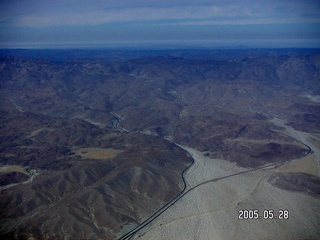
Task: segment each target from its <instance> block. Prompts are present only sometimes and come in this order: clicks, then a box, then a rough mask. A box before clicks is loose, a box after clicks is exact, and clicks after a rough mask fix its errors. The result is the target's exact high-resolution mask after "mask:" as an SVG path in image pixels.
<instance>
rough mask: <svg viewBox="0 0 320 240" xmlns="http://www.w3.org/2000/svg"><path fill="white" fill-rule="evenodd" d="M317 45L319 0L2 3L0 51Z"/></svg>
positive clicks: (28, 0)
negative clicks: (1, 49)
mask: <svg viewBox="0 0 320 240" xmlns="http://www.w3.org/2000/svg"><path fill="white" fill-rule="evenodd" d="M126 46H138V47H140V46H177V47H179V46H180V47H184V46H189V47H199V46H200V47H237V46H241V47H317V48H320V0H278V1H275V0H262V1H260V0H216V1H215V0H212V1H209V0H162V1H161V0H64V1H63V0H0V48H81V47H89V48H90V47H126Z"/></svg>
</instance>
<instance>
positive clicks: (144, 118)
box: [0, 49, 320, 240]
mask: <svg viewBox="0 0 320 240" xmlns="http://www.w3.org/2000/svg"><path fill="white" fill-rule="evenodd" d="M46 51H47V52H44V51H42V52H39V53H37V50H34V52H32V51H25V52H24V51H21V50H16V51H14V50H11V51H7V52H6V51H4V50H2V52H1V59H0V80H1V82H0V96H1V97H0V98H1V104H0V112H1V114H0V142H1V147H0V149H1V150H0V159H1V161H0V164H1V165H0V183H1V186H0V208H1V213H0V235H1V238H2V239H28V240H29V239H129V238H133V239H234V238H237V239H270V238H273V239H317V238H319V237H320V229H319V226H320V223H319V220H318V219H320V218H319V214H318V212H319V211H318V209H320V200H319V199H320V198H319V196H320V195H319V194H320V190H319V186H320V178H319V176H320V175H319V174H320V168H319V164H320V137H319V131H320V128H319V126H320V124H319V123H320V121H319V119H320V104H319V101H318V98H319V96H320V85H319V79H320V69H319V68H320V53H319V51H317V50H310V49H309V50H308V49H246V50H237V49H234V50H233V49H229V50H228V49H226V50H223V51H222V50H191V51H182V50H168V51H156V50H155V51H151V50H148V51H147V50H146V51H143V50H141V51H140V52H130V51H129V52H128V51H122V52H121V51H116V52H113V51H112V50H101V51H100V52H99V54H98V55H99V57H96V56H95V54H97V52H94V51H90V50H82V52H81V54H79V53H78V55H77V54H73V53H72V52H69V55H66V54H65V52H64V51H61V52H59V51H58V50H46ZM50 51H54V52H55V55H54V56H55V57H54V59H53V58H50V56H53V54H51V53H50ZM79 51H80V50H79ZM37 54H39V56H40V57H35V56H38V55H37ZM59 54H61V56H60V55H59ZM59 56H60V57H59ZM77 56H78V57H77ZM79 56H80V57H79ZM102 56H104V57H102ZM241 209H242V210H244V209H248V210H249V209H257V210H259V211H260V213H261V214H262V213H263V211H264V210H267V209H274V211H275V212H277V211H279V210H280V209H282V210H284V209H287V210H288V211H289V213H290V218H289V219H287V220H280V219H272V220H270V219H269V220H267V219H256V220H248V219H246V220H239V218H238V215H239V210H241Z"/></svg>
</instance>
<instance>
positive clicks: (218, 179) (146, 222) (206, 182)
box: [118, 140, 312, 240]
mask: <svg viewBox="0 0 320 240" xmlns="http://www.w3.org/2000/svg"><path fill="white" fill-rule="evenodd" d="M297 141H298V142H300V143H301V144H303V145H304V146H306V147H307V148H308V151H307V152H306V154H305V156H307V155H309V154H310V153H311V151H312V150H311V148H310V147H309V146H308V145H306V144H305V143H303V142H301V141H299V140H297ZM175 144H176V143H175ZM176 145H177V146H178V147H180V146H179V145H178V144H176ZM184 150H185V149H184ZM189 156H190V157H191V155H190V153H189ZM305 156H303V157H305ZM192 159H193V162H192V164H191V165H190V166H189V167H188V168H186V169H185V170H184V171H183V172H182V174H181V176H182V180H183V184H184V187H183V190H182V191H181V193H179V194H178V195H177V196H176V197H175V198H173V199H172V200H171V201H170V202H168V203H167V204H166V205H164V206H163V207H161V208H160V209H159V210H158V211H156V212H155V213H154V214H152V215H151V216H150V217H148V218H147V219H146V220H144V221H143V222H142V223H141V224H140V225H138V226H137V227H136V228H134V229H132V230H131V231H129V232H128V233H126V234H124V235H123V236H122V237H120V238H119V239H118V240H126V239H130V238H131V237H133V236H134V234H136V233H137V232H139V231H140V230H141V229H143V228H144V227H146V226H147V225H148V224H150V223H151V222H153V221H154V220H155V219H156V218H157V217H159V216H160V215H161V214H162V213H164V212H165V211H166V210H167V209H169V208H170V207H172V206H173V205H174V204H175V203H176V202H177V201H179V200H180V199H181V198H183V197H184V196H185V195H186V194H188V193H189V192H191V191H193V190H194V189H196V188H198V187H201V186H203V185H205V184H208V183H213V182H217V181H220V180H223V179H227V178H231V177H234V176H238V175H242V174H246V173H250V172H254V171H258V170H263V169H268V168H272V167H276V166H278V165H283V164H285V163H288V162H290V161H292V160H291V159H290V160H287V161H281V162H277V163H270V164H266V165H263V166H260V167H256V168H253V169H249V170H246V171H242V172H239V173H234V174H230V175H226V176H222V177H218V178H214V179H211V180H208V181H204V182H202V183H199V184H197V185H196V186H194V187H191V188H189V189H187V184H186V179H185V174H186V172H187V171H188V170H189V169H190V168H191V167H192V166H193V165H194V163H195V160H194V158H192Z"/></svg>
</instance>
